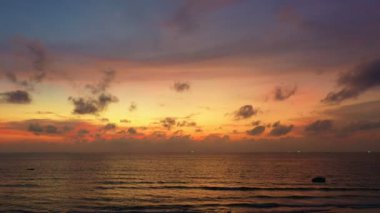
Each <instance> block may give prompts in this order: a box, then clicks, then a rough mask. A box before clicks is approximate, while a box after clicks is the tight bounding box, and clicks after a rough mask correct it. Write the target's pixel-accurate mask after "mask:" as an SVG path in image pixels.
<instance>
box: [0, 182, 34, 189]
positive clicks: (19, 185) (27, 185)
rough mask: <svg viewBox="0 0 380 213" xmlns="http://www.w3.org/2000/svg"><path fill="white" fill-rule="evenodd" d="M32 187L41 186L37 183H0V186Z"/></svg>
mask: <svg viewBox="0 0 380 213" xmlns="http://www.w3.org/2000/svg"><path fill="white" fill-rule="evenodd" d="M32 187H40V185H37V184H29V183H25V184H0V188H32Z"/></svg>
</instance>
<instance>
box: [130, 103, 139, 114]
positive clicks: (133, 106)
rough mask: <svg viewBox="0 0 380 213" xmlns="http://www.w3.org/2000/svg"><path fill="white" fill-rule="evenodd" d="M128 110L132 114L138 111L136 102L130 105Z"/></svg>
mask: <svg viewBox="0 0 380 213" xmlns="http://www.w3.org/2000/svg"><path fill="white" fill-rule="evenodd" d="M128 110H129V111H130V112H133V111H135V110H137V104H136V103H134V102H132V103H131V104H130V105H129V107H128Z"/></svg>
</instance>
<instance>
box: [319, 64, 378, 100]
mask: <svg viewBox="0 0 380 213" xmlns="http://www.w3.org/2000/svg"><path fill="white" fill-rule="evenodd" d="M337 84H338V86H340V87H341V89H340V90H338V91H333V92H329V93H328V94H327V96H326V97H325V98H324V99H323V100H322V102H324V103H327V104H338V103H340V102H342V101H345V100H347V99H352V98H356V97H358V96H359V95H361V94H362V93H364V92H366V91H368V90H370V89H373V88H376V87H379V86H380V59H376V60H373V61H371V62H368V63H365V64H362V65H360V66H358V67H357V68H356V69H354V70H352V71H350V72H347V73H343V74H342V75H341V76H340V77H339V78H338V81H337Z"/></svg>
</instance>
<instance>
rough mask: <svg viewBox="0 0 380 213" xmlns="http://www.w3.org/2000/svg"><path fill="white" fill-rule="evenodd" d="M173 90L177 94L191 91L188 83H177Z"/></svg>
mask: <svg viewBox="0 0 380 213" xmlns="http://www.w3.org/2000/svg"><path fill="white" fill-rule="evenodd" d="M173 89H174V90H175V91H176V92H186V91H188V90H190V84H189V83H188V82H175V83H174V85H173Z"/></svg>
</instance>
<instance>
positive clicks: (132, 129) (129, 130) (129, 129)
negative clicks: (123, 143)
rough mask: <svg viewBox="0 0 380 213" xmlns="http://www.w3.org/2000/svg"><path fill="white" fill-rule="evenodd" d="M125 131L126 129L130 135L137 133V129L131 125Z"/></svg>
mask: <svg viewBox="0 0 380 213" xmlns="http://www.w3.org/2000/svg"><path fill="white" fill-rule="evenodd" d="M127 131H128V134H130V135H136V134H137V130H136V129H135V128H133V127H130V128H128V130H127Z"/></svg>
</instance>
